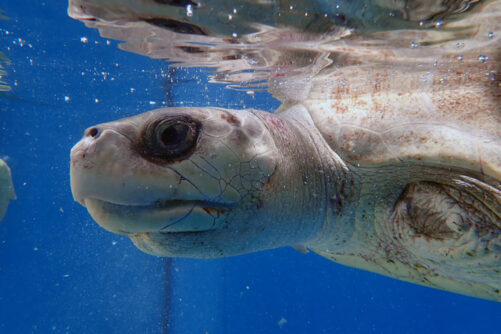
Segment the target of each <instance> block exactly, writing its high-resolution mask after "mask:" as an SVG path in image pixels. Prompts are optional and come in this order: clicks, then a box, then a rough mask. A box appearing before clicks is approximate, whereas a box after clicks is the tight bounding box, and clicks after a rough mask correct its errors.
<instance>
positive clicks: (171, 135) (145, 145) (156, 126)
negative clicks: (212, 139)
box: [137, 115, 201, 163]
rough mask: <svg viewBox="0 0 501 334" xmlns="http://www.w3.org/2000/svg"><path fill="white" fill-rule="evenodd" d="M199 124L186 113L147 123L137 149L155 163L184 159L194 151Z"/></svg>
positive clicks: (199, 129)
mask: <svg viewBox="0 0 501 334" xmlns="http://www.w3.org/2000/svg"><path fill="white" fill-rule="evenodd" d="M200 131H201V124H200V122H198V121H196V120H195V119H193V118H192V117H190V116H187V115H169V116H167V117H163V118H161V119H157V120H154V121H152V122H149V123H147V124H146V125H145V126H144V128H143V130H142V132H141V135H140V140H139V144H138V145H137V151H138V152H139V154H140V155H141V156H142V157H143V158H145V159H147V160H150V161H152V162H155V163H172V162H175V161H180V160H185V159H187V158H188V157H189V156H191V154H192V153H193V152H194V151H195V148H196V146H197V143H198V138H199V136H200Z"/></svg>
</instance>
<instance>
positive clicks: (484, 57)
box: [478, 55, 489, 63]
mask: <svg viewBox="0 0 501 334" xmlns="http://www.w3.org/2000/svg"><path fill="white" fill-rule="evenodd" d="M487 60H489V57H488V56H484V55H479V56H478V61H479V62H481V63H485V62H487Z"/></svg>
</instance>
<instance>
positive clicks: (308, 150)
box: [258, 105, 353, 249]
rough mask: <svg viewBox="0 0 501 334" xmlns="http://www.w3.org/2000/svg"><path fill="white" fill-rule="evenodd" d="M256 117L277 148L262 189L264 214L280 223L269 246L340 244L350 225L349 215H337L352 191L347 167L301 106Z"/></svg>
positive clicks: (272, 220)
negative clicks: (273, 166) (275, 160)
mask: <svg viewBox="0 0 501 334" xmlns="http://www.w3.org/2000/svg"><path fill="white" fill-rule="evenodd" d="M258 117H260V118H261V119H262V120H263V122H264V123H265V124H266V126H267V127H268V129H269V130H270V132H271V133H272V135H273V137H274V140H275V144H276V145H277V148H278V151H279V152H280V160H279V162H278V167H277V169H276V171H275V173H274V174H273V177H272V178H271V179H270V182H268V184H267V185H266V186H265V189H263V190H264V191H263V194H265V195H264V197H265V198H263V202H264V203H266V204H265V206H268V209H265V210H263V213H265V215H266V217H267V218H266V219H270V223H271V224H273V225H276V226H277V227H278V230H277V231H276V233H273V234H274V235H276V239H275V240H274V242H273V245H270V246H271V247H270V248H276V247H281V246H286V245H292V246H298V245H301V246H305V247H307V248H312V249H315V248H325V247H326V245H328V247H329V248H331V249H332V248H333V247H338V246H339V247H342V245H343V243H344V242H345V240H346V236H347V235H348V234H351V233H352V229H353V227H352V225H351V224H349V223H348V220H349V219H338V218H339V216H340V213H341V212H342V211H347V210H349V208H348V207H346V205H347V204H345V200H346V199H347V198H348V197H351V196H352V192H353V191H352V188H353V179H352V175H351V174H350V173H349V171H348V168H347V167H346V165H345V164H344V163H343V161H342V160H341V158H340V157H339V156H338V155H337V154H336V153H335V152H333V151H332V150H331V149H330V147H329V146H328V145H327V143H326V142H325V140H324V139H323V137H322V135H321V134H320V133H319V131H318V129H317V128H316V127H315V126H314V123H313V121H312V119H311V116H310V114H309V113H308V111H307V110H306V108H305V107H303V106H301V105H296V106H293V107H291V108H289V109H288V110H287V111H285V112H282V113H279V114H275V115H272V114H266V113H260V114H258ZM346 202H347V201H346ZM350 202H352V201H350ZM345 218H348V217H345Z"/></svg>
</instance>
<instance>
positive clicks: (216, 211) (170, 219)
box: [82, 198, 231, 234]
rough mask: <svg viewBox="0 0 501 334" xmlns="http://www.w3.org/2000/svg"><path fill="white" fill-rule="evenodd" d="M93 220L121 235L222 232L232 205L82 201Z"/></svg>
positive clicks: (178, 202)
mask: <svg viewBox="0 0 501 334" xmlns="http://www.w3.org/2000/svg"><path fill="white" fill-rule="evenodd" d="M82 201H83V203H84V206H85V207H86V208H87V210H88V211H89V213H90V215H91V216H92V218H94V220H95V221H96V222H97V223H98V224H99V225H101V226H102V227H103V228H105V229H106V230H108V231H111V232H114V233H118V234H136V233H144V232H160V233H174V232H199V231H208V230H215V229H219V228H220V227H221V226H222V224H223V223H222V222H223V221H224V220H223V219H218V218H220V216H221V215H222V214H223V213H225V212H227V211H229V210H231V206H230V205H225V204H221V203H218V202H210V201H202V200H177V199H176V200H159V201H155V202H153V203H151V204H147V205H127V204H117V203H113V202H110V201H105V200H101V199H96V198H84V199H82Z"/></svg>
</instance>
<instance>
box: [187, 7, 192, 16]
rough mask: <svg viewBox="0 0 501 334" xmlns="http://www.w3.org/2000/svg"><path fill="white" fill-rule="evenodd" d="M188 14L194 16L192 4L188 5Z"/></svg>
mask: <svg viewBox="0 0 501 334" xmlns="http://www.w3.org/2000/svg"><path fill="white" fill-rule="evenodd" d="M186 16H188V17H192V16H193V6H192V5H186Z"/></svg>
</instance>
